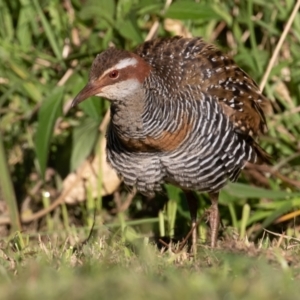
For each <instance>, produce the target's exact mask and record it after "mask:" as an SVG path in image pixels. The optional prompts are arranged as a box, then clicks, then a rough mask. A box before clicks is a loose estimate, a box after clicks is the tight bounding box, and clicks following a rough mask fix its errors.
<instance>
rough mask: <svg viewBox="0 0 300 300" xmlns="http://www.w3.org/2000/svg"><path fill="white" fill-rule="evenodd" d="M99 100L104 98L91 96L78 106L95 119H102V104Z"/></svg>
mask: <svg viewBox="0 0 300 300" xmlns="http://www.w3.org/2000/svg"><path fill="white" fill-rule="evenodd" d="M101 101H105V100H104V99H99V97H92V98H91V99H88V100H87V101H83V102H81V103H80V104H79V107H80V108H81V109H82V110H83V111H84V112H85V113H86V114H87V115H88V116H89V117H91V118H93V119H94V120H95V121H98V122H99V121H100V120H101V119H102V105H101Z"/></svg>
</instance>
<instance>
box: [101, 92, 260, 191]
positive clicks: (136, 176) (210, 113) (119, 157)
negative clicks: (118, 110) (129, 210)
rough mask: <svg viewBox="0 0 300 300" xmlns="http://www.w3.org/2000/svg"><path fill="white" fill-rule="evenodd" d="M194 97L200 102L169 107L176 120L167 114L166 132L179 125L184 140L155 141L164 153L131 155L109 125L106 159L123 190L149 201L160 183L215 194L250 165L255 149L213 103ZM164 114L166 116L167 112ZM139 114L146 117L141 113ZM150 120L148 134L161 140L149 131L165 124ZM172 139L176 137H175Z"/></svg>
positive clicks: (131, 152)
mask: <svg viewBox="0 0 300 300" xmlns="http://www.w3.org/2000/svg"><path fill="white" fill-rule="evenodd" d="M199 95H200V97H201V99H199V100H200V101H199V100H197V101H181V102H177V103H181V110H178V109H177V110H176V109H174V108H173V110H174V111H177V115H178V116H177V117H176V116H174V115H172V118H173V122H170V121H169V128H168V130H171V131H172V124H174V125H176V126H177V127H176V128H178V127H179V128H180V123H182V125H181V128H183V130H184V136H183V138H182V139H181V140H180V141H178V145H176V147H175V145H174V147H173V146H172V139H170V137H168V139H169V141H168V139H167V140H161V141H160V143H161V147H164V148H165V149H164V151H151V150H148V151H134V152H133V151H132V149H130V148H128V143H123V141H122V140H121V139H120V138H119V137H118V135H117V134H116V133H115V131H114V127H113V124H110V127H109V130H108V133H107V158H108V161H109V163H110V164H111V165H112V167H113V168H115V169H116V170H117V172H118V174H119V175H120V176H122V177H123V179H124V182H125V184H126V185H128V186H135V185H136V187H137V189H138V190H139V191H140V192H141V193H143V194H146V195H150V196H152V195H153V194H154V192H155V191H161V185H162V184H163V183H172V184H174V185H177V186H179V187H181V188H183V189H193V190H198V191H202V192H216V191H219V190H220V189H221V188H222V187H223V186H224V185H225V184H226V182H227V181H228V180H230V181H235V180H236V179H237V177H238V175H239V173H240V171H241V169H242V168H243V167H244V165H245V164H246V162H248V161H249V162H252V163H255V162H256V160H257V153H256V151H255V146H253V144H252V143H249V141H247V138H246V137H245V136H244V135H243V134H240V133H238V132H236V131H235V130H234V125H233V124H232V122H231V121H230V120H229V118H228V116H227V115H226V114H225V113H224V111H223V109H222V107H221V106H220V105H219V104H218V101H217V100H216V99H214V97H212V96H210V95H207V94H204V93H199ZM182 96H183V97H184V95H182ZM174 105H175V104H174ZM165 110H166V109H165ZM162 111H163V110H162ZM157 114H158V116H159V113H158V112H157V113H156V115H157ZM167 114H168V115H170V112H168V113H166V115H167ZM144 115H145V116H147V114H146V113H145V114H144ZM153 115H155V114H152V116H153ZM149 116H150V114H149ZM158 119H159V120H165V122H167V121H168V118H166V117H165V118H161V116H159V117H158ZM151 120H152V121H151V122H152V126H151V128H152V132H151V135H152V136H161V131H160V132H155V131H159V130H158V128H159V127H161V128H165V129H166V127H165V126H166V125H165V126H159V125H160V124H158V123H156V124H155V123H154V120H153V117H152V118H151ZM179 120H181V121H179ZM145 122H147V119H145ZM160 123H161V122H160ZM184 124H188V125H184ZM173 130H174V129H173ZM178 134H180V132H179V133H178V132H177V134H176V135H175V136H178ZM166 150H167V151H166Z"/></svg>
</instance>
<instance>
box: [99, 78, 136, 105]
mask: <svg viewBox="0 0 300 300" xmlns="http://www.w3.org/2000/svg"><path fill="white" fill-rule="evenodd" d="M140 89H141V83H140V82H139V81H138V80H136V79H127V80H125V81H120V82H117V83H115V84H113V85H108V86H105V87H103V88H102V89H101V92H100V93H98V94H97V95H96V96H99V97H104V98H106V99H109V100H126V99H127V98H128V97H131V96H133V95H135V94H136V93H137V91H139V90H140Z"/></svg>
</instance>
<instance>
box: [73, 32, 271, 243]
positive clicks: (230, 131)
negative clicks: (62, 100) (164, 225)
mask: <svg viewBox="0 0 300 300" xmlns="http://www.w3.org/2000/svg"><path fill="white" fill-rule="evenodd" d="M91 96H98V97H102V98H104V99H107V100H109V101H110V103H111V105H110V123H109V125H108V129H107V133H106V138H107V146H106V155H107V160H108V162H109V164H110V165H111V166H112V167H113V168H114V169H115V170H116V172H117V173H118V175H119V176H120V177H122V178H123V180H124V183H125V185H127V186H128V187H130V188H134V187H136V189H137V190H138V191H139V192H140V193H142V194H144V195H147V196H150V197H153V196H154V195H155V194H156V193H157V192H162V191H163V184H166V183H167V184H172V185H175V186H177V187H179V188H181V190H182V191H183V193H184V194H185V197H186V200H187V203H188V207H189V212H190V216H191V230H192V247H193V249H196V247H197V246H196V244H197V231H196V227H197V226H196V225H197V209H198V200H197V198H196V196H195V192H206V193H208V195H209V198H210V200H211V207H210V209H209V216H208V222H209V225H210V232H211V234H210V246H211V247H212V248H214V247H216V246H217V240H218V230H219V223H220V214H219V209H218V199H219V192H220V190H221V189H222V188H223V187H224V186H225V185H226V184H227V183H228V182H230V181H231V182H235V181H236V180H237V178H238V177H239V174H240V172H241V170H242V169H243V168H244V166H245V165H246V164H247V163H253V164H263V163H269V162H270V155H269V154H268V153H267V152H266V151H265V150H264V149H263V148H261V147H260V146H259V144H258V137H259V136H260V135H261V134H265V133H266V132H267V123H266V117H265V115H266V113H267V112H268V110H269V100H268V99H267V98H266V97H265V96H264V95H263V94H262V93H261V91H260V89H259V87H258V85H257V84H256V83H255V81H254V80H253V79H252V78H251V77H250V76H249V75H247V73H246V72H244V71H243V70H242V69H241V68H240V67H239V66H238V65H237V64H236V63H235V62H234V60H233V59H232V58H231V57H230V56H229V55H227V54H224V53H223V52H222V51H221V50H219V49H218V48H217V47H216V46H214V45H213V44H210V43H207V42H205V41H204V39H203V38H202V37H193V38H185V37H181V36H174V37H163V38H155V39H153V40H150V41H146V42H144V43H142V44H141V45H139V46H137V47H136V48H135V49H134V50H132V51H127V50H123V49H117V48H115V47H110V48H108V49H106V50H105V51H103V52H101V53H100V54H98V55H97V56H96V58H95V59H94V61H93V63H92V66H91V70H90V74H89V79H88V83H87V84H86V86H85V87H84V88H83V89H82V90H81V91H80V92H79V93H78V95H77V96H76V97H75V98H74V100H73V102H72V106H75V105H76V104H78V103H80V102H82V101H84V100H85V99H87V98H89V97H91Z"/></svg>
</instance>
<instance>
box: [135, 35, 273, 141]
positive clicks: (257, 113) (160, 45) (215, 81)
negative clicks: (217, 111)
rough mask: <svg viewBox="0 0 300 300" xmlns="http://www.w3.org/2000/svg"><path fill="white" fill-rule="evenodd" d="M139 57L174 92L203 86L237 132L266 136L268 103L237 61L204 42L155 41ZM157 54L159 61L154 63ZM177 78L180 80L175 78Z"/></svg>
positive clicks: (139, 50) (138, 51) (174, 39)
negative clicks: (176, 89)
mask: <svg viewBox="0 0 300 300" xmlns="http://www.w3.org/2000/svg"><path fill="white" fill-rule="evenodd" d="M135 53H137V54H138V55H140V56H141V57H143V58H144V59H145V60H146V61H148V63H150V64H151V65H152V67H153V68H154V69H156V72H157V73H160V76H163V77H164V78H166V82H170V86H172V88H176V87H178V88H180V86H184V85H194V86H200V89H201V91H203V92H206V93H208V94H210V95H212V96H214V97H215V98H216V99H218V101H219V103H220V105H221V106H222V107H223V110H224V112H225V113H226V114H227V115H228V116H229V118H230V120H231V121H232V122H233V123H234V125H235V126H236V128H237V130H239V131H241V132H243V133H245V134H246V135H250V136H253V137H256V136H257V135H259V134H260V133H264V132H266V129H267V126H266V120H265V112H268V110H269V109H270V102H269V101H268V99H266V97H264V96H263V95H262V94H261V92H260V90H259V87H258V86H257V84H256V83H255V82H254V80H252V79H251V78H250V77H249V76H248V75H247V74H246V73H245V72H244V71H243V70H242V69H241V68H239V67H238V66H237V65H236V63H235V62H234V61H233V59H231V58H230V57H229V56H228V55H225V54H223V53H222V52H221V51H220V50H218V49H217V48H216V47H215V46H213V45H211V44H207V43H205V42H204V41H203V39H202V38H181V37H178V36H176V37H173V38H169V39H166V38H164V39H155V40H151V41H148V42H146V43H144V44H142V45H140V46H139V47H138V48H137V49H136V50H135ZM153 53H155V60H153V59H151V58H153ZM170 70H172V72H170ZM174 74H175V75H180V76H177V77H176V78H174ZM167 77H168V78H167Z"/></svg>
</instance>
